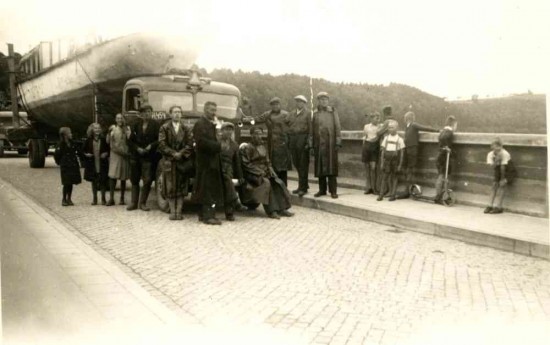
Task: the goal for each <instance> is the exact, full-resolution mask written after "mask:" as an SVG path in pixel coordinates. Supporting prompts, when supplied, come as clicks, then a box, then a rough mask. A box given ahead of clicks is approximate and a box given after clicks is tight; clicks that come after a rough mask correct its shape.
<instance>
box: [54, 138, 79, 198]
mask: <svg viewBox="0 0 550 345" xmlns="http://www.w3.org/2000/svg"><path fill="white" fill-rule="evenodd" d="M72 139H73V134H72V133H71V129H70V128H69V127H61V128H60V129H59V144H58V145H57V147H56V149H55V153H54V159H55V162H56V163H57V165H59V167H60V172H61V184H62V185H63V199H62V201H61V205H62V206H73V205H74V203H73V201H72V200H71V195H72V193H73V185H75V184H80V182H82V177H81V176H80V164H79V162H78V155H79V152H78V148H77V147H76V146H75V145H74V143H73V140H72Z"/></svg>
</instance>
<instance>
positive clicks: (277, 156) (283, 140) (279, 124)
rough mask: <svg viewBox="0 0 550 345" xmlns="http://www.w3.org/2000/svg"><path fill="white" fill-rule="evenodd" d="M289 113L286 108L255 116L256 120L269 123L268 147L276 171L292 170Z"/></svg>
mask: <svg viewBox="0 0 550 345" xmlns="http://www.w3.org/2000/svg"><path fill="white" fill-rule="evenodd" d="M288 115H289V114H288V112H286V111H285V110H281V111H280V112H279V113H274V112H272V111H267V112H265V113H263V114H261V115H260V116H258V117H256V118H255V121H256V122H258V123H264V122H265V124H266V125H267V130H268V132H267V149H268V150H269V159H270V161H271V164H272V165H273V169H275V171H287V170H292V158H291V156H290V139H289V137H288V136H289V127H288Z"/></svg>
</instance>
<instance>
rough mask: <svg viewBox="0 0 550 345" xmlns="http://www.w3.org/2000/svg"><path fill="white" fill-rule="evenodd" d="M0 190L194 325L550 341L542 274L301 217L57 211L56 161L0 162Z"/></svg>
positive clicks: (326, 339) (390, 233) (547, 267)
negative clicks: (42, 164) (68, 232)
mask: <svg viewBox="0 0 550 345" xmlns="http://www.w3.org/2000/svg"><path fill="white" fill-rule="evenodd" d="M0 178H2V179H4V180H6V181H8V182H10V183H11V184H13V185H14V186H15V187H17V188H19V189H21V190H23V191H24V192H26V193H28V194H29V195H30V196H31V197H32V198H34V199H35V200H37V201H38V202H39V203H41V204H43V205H44V206H45V207H46V208H48V209H49V210H50V211H51V212H52V213H53V214H55V215H57V216H58V217H60V219H62V220H64V221H66V222H67V223H68V224H69V225H71V226H72V227H74V228H75V229H76V230H77V231H78V232H79V233H81V234H82V235H84V236H85V237H87V238H88V239H90V240H91V241H92V242H93V243H94V245H95V246H97V248H99V249H101V250H102V251H105V252H106V253H107V254H108V255H110V256H112V257H113V258H114V260H116V261H118V263H119V264H120V265H121V266H124V267H127V269H128V272H129V274H131V275H132V277H134V278H135V279H136V280H137V281H138V282H140V283H141V284H142V285H143V286H144V287H146V288H147V289H148V290H149V291H150V292H151V294H153V295H154V296H156V297H158V298H159V299H160V300H161V301H163V302H164V303H166V304H167V305H169V306H170V307H172V308H175V309H178V310H180V311H181V312H182V313H184V314H185V315H186V316H187V317H188V318H189V322H198V323H202V324H204V325H210V324H216V323H217V324H223V323H230V324H236V325H241V324H242V325H250V324H257V325H262V326H266V325H267V326H269V327H272V328H274V329H278V330H284V332H287V333H288V334H295V335H297V336H301V337H302V338H300V339H305V340H306V341H307V342H311V343H321V344H369V343H382V344H392V343H399V344H401V343H417V344H424V343H430V342H432V343H438V342H439V343H442V342H443V341H445V342H446V343H449V342H450V343H457V344H458V343H466V342H468V343H476V341H477V343H486V342H487V341H497V339H498V340H500V341H502V339H504V340H508V341H512V340H513V339H515V338H514V336H520V337H519V338H517V339H518V341H519V340H525V339H526V338H525V336H526V335H527V334H529V335H530V336H531V337H532V339H531V341H532V343H537V341H540V343H544V342H542V341H543V339H544V341H546V339H547V338H544V336H549V335H550V334H548V331H547V330H548V325H549V322H550V263H549V262H548V261H544V260H540V259H534V258H531V257H525V256H521V255H516V254H512V253H506V252H500V251H497V250H493V249H490V248H484V247H477V246H472V245H467V244H464V243H461V242H457V241H453V240H446V239H441V238H435V237H431V236H426V235H422V234H418V233H414V232H408V231H400V230H396V229H393V228H391V227H388V226H383V225H379V224H375V223H370V222H365V221H360V220H356V219H352V218H347V217H343V216H338V215H333V214H326V213H322V212H319V211H315V210H309V209H303V208H295V209H294V211H295V212H296V216H295V217H293V218H291V219H281V220H278V221H277V220H270V219H267V218H266V217H265V216H264V215H263V212H261V211H259V212H257V213H252V214H247V215H242V216H239V217H238V219H237V221H236V222H234V223H224V224H223V225H222V226H221V227H209V226H205V225H202V224H201V223H199V222H198V221H197V219H196V217H195V216H194V215H192V214H191V213H187V214H186V216H187V217H186V220H184V221H182V222H171V221H169V220H168V217H167V215H166V214H163V213H160V212H158V211H152V212H149V213H145V212H141V211H135V212H132V213H129V212H127V211H125V209H124V208H123V207H122V206H116V207H110V208H108V207H103V206H90V205H89V204H90V201H91V195H90V187H89V185H87V184H83V185H80V186H77V187H76V188H75V192H74V201H75V203H76V204H77V205H76V206H74V207H61V202H60V195H61V186H60V180H59V171H58V169H57V168H56V167H55V164H54V163H53V160H52V159H51V158H48V160H47V166H46V168H45V169H39V170H34V169H29V168H28V163H27V160H26V159H24V158H7V159H3V160H2V161H1V162H0ZM480 325H481V327H479V326H480ZM466 334H468V337H467V338H465V336H466ZM438 337H441V338H438ZM438 339H439V341H438ZM449 339H452V340H451V341H449Z"/></svg>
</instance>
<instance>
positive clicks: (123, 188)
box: [118, 180, 126, 205]
mask: <svg viewBox="0 0 550 345" xmlns="http://www.w3.org/2000/svg"><path fill="white" fill-rule="evenodd" d="M125 192H126V180H120V202H119V203H118V204H119V205H126V203H125V202H124V193H125Z"/></svg>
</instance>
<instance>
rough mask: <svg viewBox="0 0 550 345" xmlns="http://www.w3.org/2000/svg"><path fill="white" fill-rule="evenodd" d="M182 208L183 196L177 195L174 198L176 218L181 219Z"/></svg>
mask: <svg viewBox="0 0 550 345" xmlns="http://www.w3.org/2000/svg"><path fill="white" fill-rule="evenodd" d="M182 210H183V197H178V198H177V199H176V220H182V219H183V215H182V214H181V212H182Z"/></svg>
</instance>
